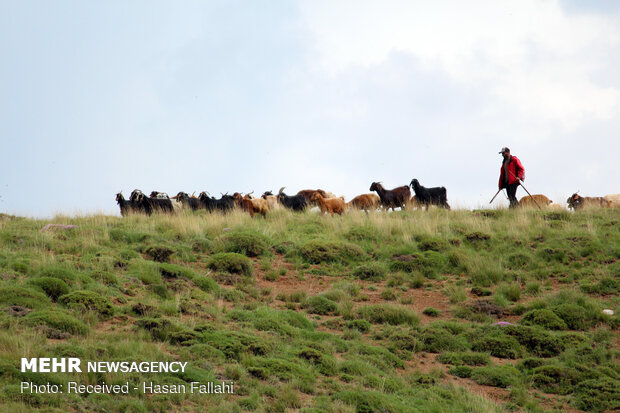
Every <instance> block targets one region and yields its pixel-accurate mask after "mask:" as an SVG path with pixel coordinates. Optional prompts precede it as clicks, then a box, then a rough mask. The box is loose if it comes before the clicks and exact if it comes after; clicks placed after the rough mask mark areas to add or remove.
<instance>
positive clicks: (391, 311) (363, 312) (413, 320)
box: [357, 304, 420, 326]
mask: <svg viewBox="0 0 620 413" xmlns="http://www.w3.org/2000/svg"><path fill="white" fill-rule="evenodd" d="M357 316H358V317H359V318H363V319H366V320H368V321H369V322H371V323H373V324H382V323H387V324H391V325H399V324H408V325H412V326H415V325H418V324H419V323H420V318H419V317H418V316H417V315H416V314H415V313H414V312H412V311H411V310H409V309H407V308H405V307H397V306H394V305H389V304H374V305H366V306H362V307H360V308H359V309H358V310H357Z"/></svg>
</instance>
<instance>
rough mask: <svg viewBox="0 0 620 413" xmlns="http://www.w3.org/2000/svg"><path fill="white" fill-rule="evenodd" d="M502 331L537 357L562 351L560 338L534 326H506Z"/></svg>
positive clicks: (554, 354) (549, 355) (550, 355)
mask: <svg viewBox="0 0 620 413" xmlns="http://www.w3.org/2000/svg"><path fill="white" fill-rule="evenodd" d="M503 331H504V332H505V333H506V334H508V335H509V336H511V337H514V338H515V339H516V340H517V341H518V342H519V344H521V345H522V346H524V347H525V348H526V349H527V350H528V351H529V352H530V353H532V354H533V355H535V356H538V357H554V356H556V355H558V354H560V353H561V352H562V351H564V344H563V342H562V340H561V339H559V338H558V337H555V336H553V335H551V334H549V333H547V332H546V331H544V330H541V329H539V328H535V327H525V326H506V327H503Z"/></svg>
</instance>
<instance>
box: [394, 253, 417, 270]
mask: <svg viewBox="0 0 620 413" xmlns="http://www.w3.org/2000/svg"><path fill="white" fill-rule="evenodd" d="M423 265H424V263H423V259H422V255H421V254H408V255H396V256H394V257H392V261H391V262H390V270H392V271H404V272H414V271H417V270H419V269H420V268H421V267H422V266H423Z"/></svg>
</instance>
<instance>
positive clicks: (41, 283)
mask: <svg viewBox="0 0 620 413" xmlns="http://www.w3.org/2000/svg"><path fill="white" fill-rule="evenodd" d="M30 282H31V283H32V284H34V285H36V286H38V287H39V288H41V289H42V290H43V291H45V294H47V296H48V297H49V298H51V299H52V300H53V301H56V300H57V299H58V297H60V296H61V295H64V294H67V293H68V292H69V291H70V290H71V289H70V288H69V286H68V285H67V283H66V282H64V281H63V280H61V279H60V278H54V277H39V278H35V279H34V280H32V281H30Z"/></svg>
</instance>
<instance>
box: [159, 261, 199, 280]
mask: <svg viewBox="0 0 620 413" xmlns="http://www.w3.org/2000/svg"><path fill="white" fill-rule="evenodd" d="M159 273H160V274H161V275H162V277H164V278H187V279H188V280H191V279H193V278H194V276H195V274H194V271H192V270H190V269H189V268H185V267H182V266H180V265H175V264H167V263H163V264H159Z"/></svg>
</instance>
